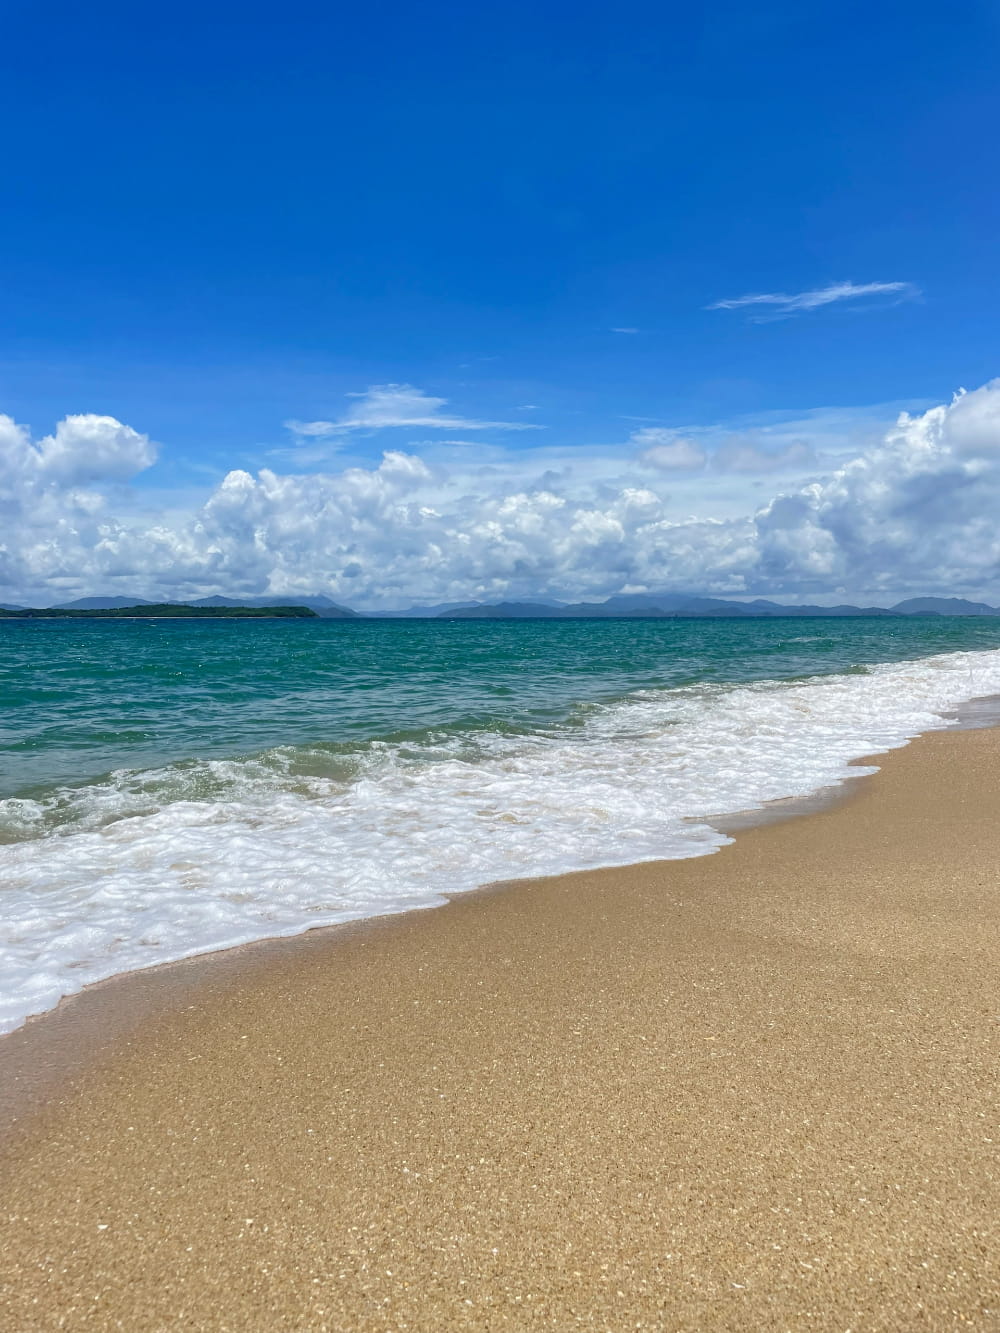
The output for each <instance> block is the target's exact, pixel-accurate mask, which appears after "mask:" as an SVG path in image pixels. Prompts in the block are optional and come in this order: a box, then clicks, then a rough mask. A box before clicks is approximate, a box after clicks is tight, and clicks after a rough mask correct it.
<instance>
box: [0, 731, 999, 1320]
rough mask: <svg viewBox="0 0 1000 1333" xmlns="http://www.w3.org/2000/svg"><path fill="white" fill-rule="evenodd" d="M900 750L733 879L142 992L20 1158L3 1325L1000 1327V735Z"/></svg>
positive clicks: (364, 926)
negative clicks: (153, 994) (999, 1108)
mask: <svg viewBox="0 0 1000 1333" xmlns="http://www.w3.org/2000/svg"><path fill="white" fill-rule="evenodd" d="M880 763H881V764H882V771H880V772H879V773H877V774H875V775H874V776H872V777H869V778H868V779H867V781H866V782H864V783H857V784H853V783H852V784H851V789H850V795H849V798H848V799H847V800H846V801H841V802H839V803H837V804H836V805H835V806H833V807H832V808H829V809H827V810H824V811H821V812H817V813H812V814H808V815H803V816H801V817H799V818H796V819H790V820H787V821H784V822H782V823H772V824H766V825H760V826H758V827H756V828H753V829H749V830H746V831H744V832H741V833H740V834H739V836H738V837H737V838H736V840H735V842H734V843H732V844H730V845H729V846H726V847H724V848H722V849H721V851H719V852H718V853H716V854H715V855H712V856H708V857H699V858H696V859H691V860H682V861H667V862H649V863H644V864H640V865H638V866H634V867H629V868H624V869H612V870H602V871H588V872H579V873H576V874H573V875H568V876H560V877H556V878H552V879H547V880H537V881H517V882H515V883H512V884H509V885H505V886H502V892H498V891H497V890H496V888H493V887H490V888H487V889H485V890H480V891H478V892H475V893H467V894H462V895H458V896H456V897H454V898H452V899H451V900H450V902H449V904H448V906H447V907H446V908H444V909H442V910H441V911H434V912H430V911H427V912H416V913H409V914H406V915H403V916H396V917H383V918H376V919H370V920H367V921H365V922H363V923H356V924H355V925H353V926H351V927H340V928H334V930H335V931H336V934H337V937H336V938H335V939H334V938H331V935H332V934H333V932H332V931H326V930H324V931H316V932H311V933H310V935H305V936H299V937H296V938H293V939H289V940H285V941H279V942H278V946H277V947H275V945H273V944H264V945H260V946H247V948H248V950H257V951H259V956H258V958H257V959H256V960H255V959H251V958H249V957H248V956H247V955H246V954H244V955H243V956H241V957H239V958H237V959H235V960H233V955H232V953H227V954H225V955H216V956H214V957H213V958H212V959H211V960H206V959H205V958H199V959H195V960H191V962H190V963H189V964H172V965H168V966H167V967H166V968H163V969H153V970H151V971H150V973H149V974H148V975H149V976H153V975H156V974H157V973H162V972H165V971H167V970H170V969H172V970H174V971H185V970H186V969H189V970H188V971H187V978H188V979H189V980H190V984H188V985H186V991H187V993H186V994H185V995H183V996H181V994H180V992H178V993H177V994H174V995H173V996H172V997H171V998H170V1000H169V1002H168V1003H166V1004H165V1005H163V1006H161V1007H157V1006H156V1005H154V1010H155V1012H150V1013H149V1014H147V1015H146V1016H145V1017H138V1016H137V1015H136V1014H133V1015H132V1018H133V1019H135V1020H136V1025H135V1026H134V1027H133V1028H132V1029H131V1030H130V1031H128V1032H123V1033H121V1034H120V1035H119V1037H118V1038H115V1039H114V1040H113V1041H112V1042H111V1044H110V1046H108V1047H106V1048H105V1050H104V1053H103V1054H102V1055H100V1056H99V1057H97V1058H96V1059H95V1060H94V1061H93V1062H91V1063H90V1065H89V1067H87V1068H85V1069H84V1068H81V1069H79V1070H78V1071H77V1073H76V1074H75V1075H73V1077H72V1078H70V1079H68V1080H66V1081H65V1082H64V1084H63V1086H62V1087H61V1089H60V1091H59V1093H58V1095H55V1096H52V1097H50V1098H49V1099H48V1104H47V1106H46V1107H45V1108H44V1109H39V1110H38V1111H37V1112H35V1113H33V1114H31V1115H29V1116H27V1117H25V1118H24V1119H23V1120H22V1121H21V1122H20V1125H19V1127H18V1130H17V1132H16V1134H15V1135H14V1136H13V1137H12V1138H11V1139H10V1140H9V1141H8V1142H7V1143H6V1144H5V1145H3V1148H2V1152H0V1157H2V1159H3V1166H4V1175H5V1178H6V1179H5V1184H4V1191H5V1198H6V1199H7V1201H8V1236H9V1239H8V1242H7V1243H8V1249H7V1253H8V1263H7V1271H8V1275H9V1277H8V1285H7V1286H6V1288H5V1289H4V1290H3V1300H4V1301H5V1302H6V1306H7V1308H9V1309H10V1310H11V1311H12V1313H13V1314H14V1323H13V1324H12V1327H17V1328H18V1329H19V1330H24V1333H28V1330H31V1329H35V1328H38V1329H43V1328H49V1327H52V1326H54V1325H55V1324H56V1322H57V1318H59V1317H63V1318H66V1319H67V1320H68V1323H67V1325H66V1326H68V1327H88V1328H111V1327H114V1326H115V1324H114V1322H113V1321H114V1320H116V1319H117V1320H122V1321H123V1323H124V1326H131V1327H143V1328H150V1329H160V1328H163V1329H168V1328H173V1327H180V1326H184V1327H191V1328H203V1329H211V1330H220V1333H221V1330H225V1329H230V1328H232V1329H236V1328H254V1329H255V1330H256V1329H263V1330H270V1329H275V1330H279V1329H280V1330H285V1329H290V1328H296V1329H298V1328H302V1329H308V1330H310V1333H312V1330H323V1329H330V1330H345V1331H346V1330H348V1329H350V1330H352V1333H353V1330H368V1329H371V1330H375V1329H384V1330H387V1331H388V1330H390V1329H392V1330H396V1329H404V1328H405V1329H420V1330H423V1329H427V1330H431V1329H440V1328H442V1327H449V1328H450V1327H457V1328H468V1329H484V1330H485V1329H490V1330H492V1329H511V1330H521V1329H535V1328H538V1329H541V1328H557V1329H558V1328H570V1327H582V1328H593V1329H595V1330H596V1329H604V1328H614V1329H617V1328H623V1327H634V1328H642V1329H650V1330H652V1329H676V1330H681V1329H683V1330H691V1331H692V1333H694V1330H699V1331H700V1330H715V1329H719V1330H729V1329H732V1330H734V1333H735V1330H745V1329H747V1328H753V1329H755V1330H757V1329H760V1330H765V1329H767V1330H770V1329H774V1330H778V1329H788V1328H795V1329H799V1328H807V1327H808V1328H818V1329H830V1330H831V1331H832V1330H834V1329H839V1330H843V1329H845V1328H849V1327H854V1328H857V1329H860V1328H864V1329H865V1330H875V1329H884V1330H886V1333H888V1331H889V1330H893V1331H895V1330H898V1329H900V1328H904V1327H905V1328H907V1329H910V1328H914V1329H916V1328H919V1327H926V1328H928V1329H933V1330H935V1331H936V1330H939V1329H940V1330H943V1329H951V1328H970V1327H971V1328H977V1329H978V1328H982V1329H987V1328H997V1327H1000V1257H998V1256H1000V1243H998V1242H1000V1237H998V1236H997V1232H996V1218H997V1217H1000V1194H998V1189H997V1179H996V1176H997V1171H996V1167H997V1154H996V1146H995V1142H992V1140H994V1139H995V1138H1000V1135H996V1133H995V1123H996V1094H997V1088H996V1069H997V1059H996V1053H995V1048H994V1049H993V1050H991V1049H990V1046H991V1043H995V1041H996V1036H997V1011H996V980H997V967H996V962H995V959H996V957H997V945H998V944H1000V928H998V915H1000V913H998V904H1000V888H998V885H997V875H996V869H995V867H996V864H997V859H998V852H1000V833H998V831H997V830H998V828H1000V823H998V819H997V817H998V815H1000V784H998V783H997V781H996V775H997V772H998V770H1000V731H997V730H976V731H966V732H958V731H939V732H931V733H927V734H925V735H924V736H923V737H921V738H919V739H917V740H915V741H914V742H912V743H911V744H910V745H908V746H907V747H905V748H904V749H901V750H897V751H894V752H891V753H890V754H889V755H888V756H886V757H885V758H884V759H880ZM310 936H312V938H311V937H310ZM318 936H322V938H316V937H318ZM236 952H237V953H240V952H241V951H236ZM264 954H268V955H269V956H267V957H264V956H263V955H264ZM219 959H228V960H229V963H228V964H227V965H226V967H225V968H224V969H223V971H222V972H217V973H216V975H215V978H214V980H212V981H209V980H208V979H207V977H206V975H205V968H206V961H211V962H212V963H213V965H214V964H216V963H217V961H218V960H219ZM195 971H197V972H199V973H201V977H200V979H199V980H197V981H194V980H191V978H193V974H194V972H195ZM142 976H143V974H142V973H134V974H132V975H131V977H130V978H126V979H125V982H123V981H122V980H121V979H116V980H115V981H112V982H107V983H101V984H100V985H99V986H97V987H94V988H91V992H90V993H91V994H93V995H96V994H97V992H99V991H101V990H103V991H104V993H105V995H111V993H112V992H115V993H117V994H118V996H119V997H120V996H121V995H122V993H123V992H122V987H123V985H124V984H125V983H126V982H130V981H132V980H133V979H135V978H140V977H142ZM181 989H184V987H182V988H181ZM178 1001H186V1003H183V1002H178ZM81 1003H82V1002H81V1001H80V999H79V998H78V999H77V1001H76V1007H77V1009H78V1010H79V1008H80V1005H81ZM73 1007H74V1006H73V1002H70V1004H68V1005H67V1006H66V1012H67V1013H69V1012H70V1011H71V1009H72V1008H73ZM56 1013H58V1011H56ZM52 1017H53V1016H52V1015H51V1014H50V1015H48V1016H45V1017H43V1018H42V1019H39V1020H36V1021H35V1023H34V1024H33V1025H31V1027H30V1028H26V1029H22V1030H21V1033H25V1032H29V1031H30V1032H32V1033H33V1034H40V1033H42V1031H43V1029H44V1028H45V1027H46V1026H47V1025H48V1027H49V1028H50V1029H51V1026H52V1025H51V1019H52ZM19 1035H20V1034H19V1033H13V1034H10V1035H9V1037H8V1038H6V1039H5V1040H6V1041H11V1040H12V1039H15V1038H17V1037H18V1036H19ZM32 1040H34V1037H33V1038H32ZM49 1091H50V1092H51V1091H52V1088H51V1087H50V1089H49ZM165 1149H168V1150H167V1151H165ZM139 1274H141V1277H140V1276H138V1275H139ZM35 1302H37V1303H35ZM39 1311H42V1312H44V1315H43V1316H40V1315H39ZM33 1321H34V1322H33Z"/></svg>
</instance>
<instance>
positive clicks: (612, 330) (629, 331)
mask: <svg viewBox="0 0 1000 1333" xmlns="http://www.w3.org/2000/svg"><path fill="white" fill-rule="evenodd" d="M608 332H609V333H638V332H639V330H638V329H626V328H621V329H609V330H608Z"/></svg>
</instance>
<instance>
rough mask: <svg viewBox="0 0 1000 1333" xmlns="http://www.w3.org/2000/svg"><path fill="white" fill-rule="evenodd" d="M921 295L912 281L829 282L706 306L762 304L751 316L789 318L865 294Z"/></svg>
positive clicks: (898, 297)
mask: <svg viewBox="0 0 1000 1333" xmlns="http://www.w3.org/2000/svg"><path fill="white" fill-rule="evenodd" d="M919 295H920V288H919V287H917V286H916V284H915V283H912V282H831V283H830V284H829V285H828V286H826V287H816V288H814V289H813V290H811V291H807V292H794V293H791V294H790V293H788V292H758V293H756V294H753V295H750V296H737V297H734V298H731V299H730V300H727V301H713V302H712V304H711V305H709V306H706V307H705V309H706V310H742V309H744V308H746V307H748V306H764V307H766V313H758V314H757V315H754V316H752V317H751V318H753V319H754V320H755V321H757V322H761V321H764V320H773V319H788V318H789V317H790V316H792V315H800V314H802V313H803V311H807V310H817V309H819V307H820V306H825V305H833V304H834V303H835V302H840V301H850V302H856V301H859V300H863V299H864V298H867V297H887V298H891V302H892V304H894V305H895V304H897V303H898V302H900V301H912V300H915V299H916V298H917V297H918V296H919Z"/></svg>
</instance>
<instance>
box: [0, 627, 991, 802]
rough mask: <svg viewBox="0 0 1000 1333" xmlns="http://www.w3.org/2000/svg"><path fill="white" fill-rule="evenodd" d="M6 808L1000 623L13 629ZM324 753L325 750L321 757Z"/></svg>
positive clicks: (521, 725)
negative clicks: (142, 778) (162, 773)
mask: <svg viewBox="0 0 1000 1333" xmlns="http://www.w3.org/2000/svg"><path fill="white" fill-rule="evenodd" d="M0 646H2V656H0V797H2V796H11V795H15V794H25V793H29V792H30V793H37V792H38V791H39V790H40V789H44V788H45V787H48V786H51V785H57V784H63V783H66V784H77V783H80V782H83V781H86V780H88V779H95V778H100V777H102V776H103V775H105V774H107V773H109V772H111V771H112V770H116V769H123V768H128V769H149V768H160V767H162V766H163V765H166V764H170V763H176V762H178V761H183V760H185V759H195V758H197V759H205V758H222V757H235V756H248V755H252V754H255V753H258V752H261V751H265V750H267V749H270V748H271V747H275V746H298V747H303V749H304V750H306V751H307V753H304V754H303V755H302V757H301V765H302V771H303V772H304V773H306V774H308V773H310V772H311V771H312V770H314V769H316V768H317V766H318V767H319V769H320V771H321V772H324V771H327V770H326V769H325V768H324V766H323V755H324V748H323V747H326V751H327V754H326V757H327V759H328V762H329V766H330V767H329V771H331V772H339V771H340V769H339V768H338V764H337V760H338V758H339V757H340V756H341V753H342V752H344V753H346V754H348V755H349V754H351V753H352V752H353V751H354V750H355V749H356V748H357V747H358V746H359V745H363V744H364V743H366V742H368V741H371V740H375V739H381V740H404V739H407V738H411V739H413V740H420V741H426V740H428V739H433V733H436V732H441V731H443V730H446V731H449V732H451V733H453V734H454V733H461V732H463V731H468V732H476V731H479V730H486V731H496V730H498V729H512V730H515V731H528V732H530V731H531V730H533V729H535V728H538V727H545V726H548V725H550V724H552V723H557V722H564V721H567V720H569V719H571V718H572V717H573V715H574V710H576V709H577V708H578V706H579V705H581V704H587V703H593V702H597V701H601V702H607V701H610V700H614V699H620V698H622V697H625V696H628V695H629V694H631V693H633V692H634V691H636V690H641V689H663V688H671V687H677V686H681V685H688V684H692V683H695V682H714V683H731V684H735V683H740V682H748V681H758V680H767V679H777V680H787V679H790V678H794V677H800V676H807V675H817V674H827V673H831V672H843V671H845V670H851V669H854V668H858V667H862V666H866V665H870V664H872V663H876V662H898V661H902V660H905V659H907V658H915V657H926V656H930V655H932V654H935V653H944V652H955V651H959V650H968V649H987V648H994V647H1000V617H998V618H997V619H995V620H994V619H992V618H976V617H951V618H940V617H937V618H935V617H926V618H925V617H920V618H914V619H907V620H905V621H904V620H899V621H896V620H892V621H885V620H878V619H870V620H865V619H857V620H854V619H852V620H812V619H809V620H799V619H788V620H776V621H749V622H747V621H737V620H717V621H683V620H612V621H565V622H558V621H557V622H545V621H542V622H538V621H534V622H530V621H529V622H525V621H520V622H519V621H497V622H488V621H487V622H478V623H470V622H461V621H451V622H449V621H377V622H369V623H365V622H361V623H346V624H345V623H344V622H341V621H322V620H317V621H304V622H303V621H298V622H290V623H285V622H280V621H262V622H252V621H245V622H233V621H222V620H220V621H212V622H204V621H202V622H195V621H192V622H188V623H178V622H177V621H166V622H148V621H146V622H143V621H132V622H121V621H119V622H94V621H90V622H87V621H76V622H66V621H49V622H14V621H8V622H6V623H3V622H0ZM317 747H320V748H317Z"/></svg>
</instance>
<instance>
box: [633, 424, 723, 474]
mask: <svg viewBox="0 0 1000 1333" xmlns="http://www.w3.org/2000/svg"><path fill="white" fill-rule="evenodd" d="M629 442H630V443H631V444H633V445H635V446H636V447H638V448H639V449H640V450H641V452H640V454H639V461H640V462H641V463H643V464H644V465H645V466H646V467H652V468H658V469H659V470H660V471H661V472H673V471H678V472H682V471H683V472H692V471H695V470H697V469H699V468H703V467H704V466H705V459H706V455H705V451H704V449H702V447H701V446H700V445H698V444H695V443H694V442H693V441H692V440H686V439H683V438H678V436H677V435H676V434H675V433H674V432H673V431H671V430H662V429H660V428H659V427H657V426H647V427H645V428H644V429H643V430H637V431H633V433H632V435H631V437H630V441H629Z"/></svg>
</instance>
